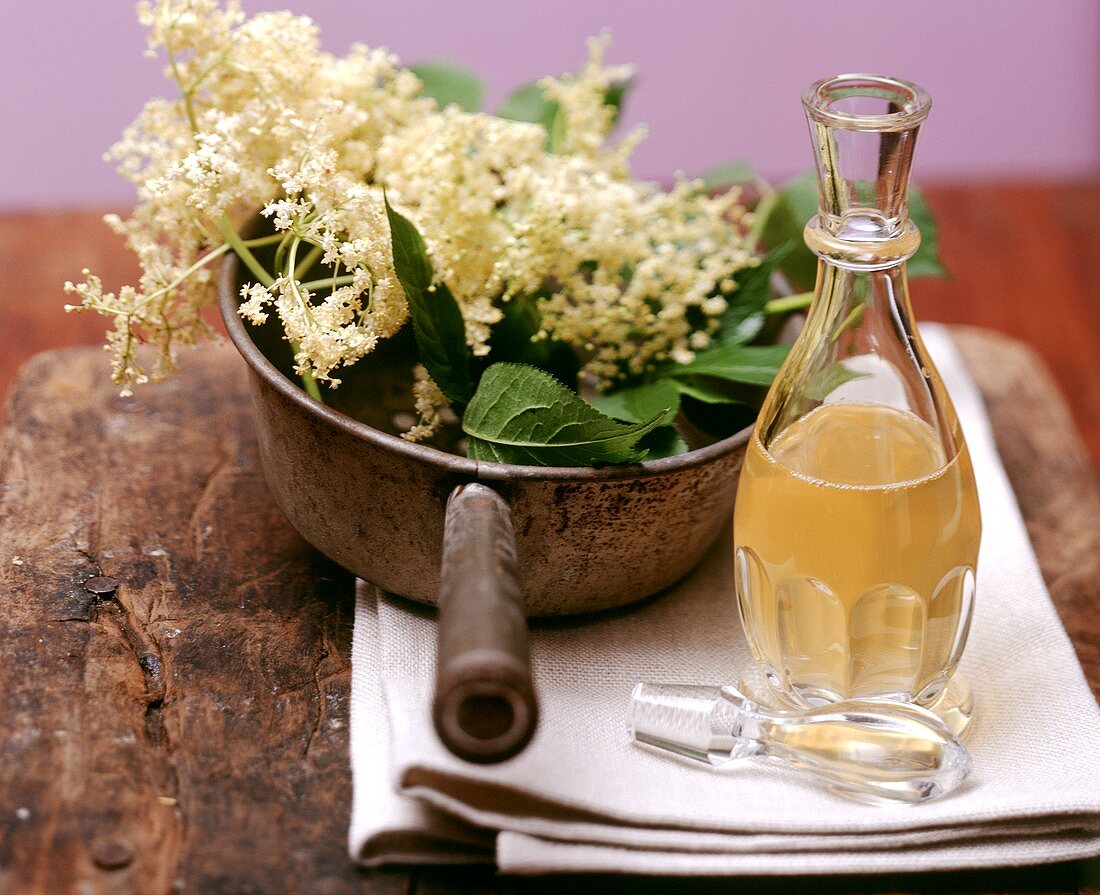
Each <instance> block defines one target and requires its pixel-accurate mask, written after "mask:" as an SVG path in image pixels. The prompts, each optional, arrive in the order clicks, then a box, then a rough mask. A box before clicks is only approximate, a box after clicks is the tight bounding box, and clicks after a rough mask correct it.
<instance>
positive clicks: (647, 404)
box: [590, 379, 680, 425]
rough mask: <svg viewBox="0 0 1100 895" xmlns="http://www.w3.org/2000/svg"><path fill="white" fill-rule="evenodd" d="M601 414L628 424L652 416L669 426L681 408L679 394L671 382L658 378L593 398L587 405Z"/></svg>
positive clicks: (674, 384)
mask: <svg viewBox="0 0 1100 895" xmlns="http://www.w3.org/2000/svg"><path fill="white" fill-rule="evenodd" d="M590 403H591V404H592V406H593V407H595V408H596V409H597V410H598V411H600V412H601V413H605V414H607V415H608V416H610V417H614V418H615V419H617V420H626V422H628V423H642V422H645V421H646V420H648V419H652V418H653V417H654V416H660V417H661V424H662V425H667V424H670V423H671V422H672V421H673V420H674V419H675V418H676V413H677V412H678V411H679V409H680V391H679V389H678V388H677V387H676V383H674V382H673V381H672V380H671V379H658V380H656V381H655V382H644V383H642V384H641V385H632V386H630V387H628V388H622V389H618V390H617V391H613V392H606V393H604V394H601V395H596V397H594V398H593V399H592V401H591V402H590Z"/></svg>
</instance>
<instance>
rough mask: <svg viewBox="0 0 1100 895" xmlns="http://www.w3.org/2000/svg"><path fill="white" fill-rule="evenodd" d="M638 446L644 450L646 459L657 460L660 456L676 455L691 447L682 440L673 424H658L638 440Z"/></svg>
mask: <svg viewBox="0 0 1100 895" xmlns="http://www.w3.org/2000/svg"><path fill="white" fill-rule="evenodd" d="M638 447H639V448H642V449H644V450H645V452H646V455H645V456H646V459H647V460H659V459H660V458H661V457H677V456H679V455H680V454H686V453H687V452H688V451H690V450H691V448H690V447H689V446H688V443H687V442H686V441H684V439H683V438H682V437H681V435H680V433H679V432H677V431H676V427H675V426H658V427H657V428H656V429H654V430H653V431H652V432H650V433H649V434H648V435H644V436H643V437H642V440H641V441H639V442H638Z"/></svg>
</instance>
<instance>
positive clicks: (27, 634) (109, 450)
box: [0, 330, 1100, 895]
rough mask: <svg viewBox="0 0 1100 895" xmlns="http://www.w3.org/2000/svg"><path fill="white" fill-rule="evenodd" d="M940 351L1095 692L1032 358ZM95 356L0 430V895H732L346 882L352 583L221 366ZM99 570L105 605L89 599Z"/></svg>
mask: <svg viewBox="0 0 1100 895" xmlns="http://www.w3.org/2000/svg"><path fill="white" fill-rule="evenodd" d="M958 340H959V343H960V346H961V348H962V350H963V352H964V356H965V357H966V359H967V362H968V364H969V365H970V367H971V369H972V370H973V372H974V374H975V376H976V378H977V380H978V382H979V384H980V385H981V387H982V390H983V392H984V394H985V395H986V397H987V400H988V401H989V406H990V413H991V417H992V420H993V424H994V429H995V432H996V436H997V439H998V444H999V446H1000V449H1001V451H1002V454H1003V456H1004V459H1005V464H1006V467H1007V468H1008V471H1009V475H1010V477H1011V478H1012V481H1013V484H1014V486H1015V488H1016V490H1017V493H1018V496H1019V499H1020V502H1021V506H1022V507H1023V510H1024V514H1025V517H1026V519H1027V522H1028V525H1029V528H1030V530H1031V532H1032V536H1033V538H1034V539H1035V545H1036V549H1037V552H1038V555H1039V559H1040V562H1041V564H1042V567H1043V571H1044V574H1045V575H1046V578H1047V580H1048V581H1049V582H1050V586H1051V592H1052V595H1053V597H1054V600H1055V602H1056V604H1057V605H1058V608H1059V610H1060V611H1061V613H1062V617H1063V619H1064V621H1065V623H1066V626H1067V629H1068V630H1069V632H1070V634H1071V636H1072V637H1073V639H1074V642H1075V644H1076V646H1077V649H1078V652H1079V655H1080V657H1081V660H1082V663H1083V665H1084V668H1085V670H1086V674H1087V675H1088V677H1089V680H1090V682H1091V684H1092V686H1093V688H1094V692H1096V691H1100V651H1098V650H1097V644H1100V624H1098V617H1097V613H1096V612H1095V609H1094V607H1095V605H1096V603H1097V600H1098V598H1100V494H1098V492H1097V488H1096V483H1095V476H1094V472H1093V470H1092V468H1091V465H1090V464H1089V462H1088V460H1087V458H1086V454H1085V451H1084V448H1083V447H1082V446H1081V444H1080V443H1079V441H1078V440H1077V438H1076V436H1075V434H1074V432H1073V429H1072V426H1071V425H1070V422H1069V415H1068V411H1067V410H1066V409H1065V406H1064V405H1063V403H1062V402H1061V400H1060V399H1059V397H1058V395H1057V393H1056V391H1055V390H1054V387H1053V385H1052V382H1051V380H1050V378H1049V376H1048V375H1047V374H1046V373H1045V372H1044V371H1043V369H1042V368H1041V367H1040V366H1039V365H1038V364H1037V363H1036V361H1035V358H1034V355H1033V354H1032V353H1031V352H1030V351H1029V350H1028V349H1027V348H1025V347H1023V346H1022V345H1020V344H1019V343H1017V342H1014V341H1011V340H1007V339H1004V338H1002V337H999V336H996V335H992V334H989V333H984V332H981V331H976V330H964V331H960V332H959V333H958ZM102 360H103V358H102V356H101V354H100V352H99V351H97V350H95V349H74V350H68V351H60V352H53V353H47V354H43V355H39V356H37V357H35V358H34V359H33V360H32V361H30V363H29V364H27V365H26V366H25V367H24V368H23V370H22V372H21V373H20V375H19V377H18V380H17V382H16V384H15V386H14V388H13V390H12V394H11V397H10V403H9V405H8V408H7V423H6V424H5V427H4V429H3V433H2V436H0V601H2V605H3V612H2V613H0V660H2V661H0V725H2V736H0V893H9V892H10V893H18V895H23V893H28V895H45V893H51V895H52V893H79V895H100V893H103V895H107V893H110V895H117V893H141V895H144V893H151V895H153V893H155V895H160V893H195V895H245V893H271V895H284V893H298V892H301V893H316V895H343V893H354V892H369V893H379V895H381V893H397V892H404V893H411V892H414V891H415V892H418V893H428V892H439V893H443V892H466V893H470V892H542V891H552V892H559V891H592V890H599V891H601V892H605V891H608V890H625V889H627V888H629V889H630V890H631V891H632V892H637V891H639V890H641V891H646V892H649V891H692V892H698V891H730V890H731V883H730V882H729V881H726V882H725V883H719V882H700V881H692V882H688V883H679V882H676V881H669V880H644V881H639V880H622V879H608V878H598V879H597V878H567V879H562V878H555V879H550V880H515V879H505V878H501V877H496V876H494V875H492V874H491V873H489V872H485V871H480V872H479V871H463V872H455V871H439V870H436V871H426V872H417V873H416V874H409V873H404V872H394V873H379V872H374V873H368V872H365V871H359V870H357V869H355V868H354V867H352V865H351V864H350V863H349V861H348V859H347V856H346V852H345V839H346V832H347V823H348V810H349V788H350V783H351V781H350V774H349V771H348V764H347V761H348V738H347V733H348V732H347V721H348V694H349V653H350V633H351V631H350V629H351V622H352V582H351V580H350V578H349V577H348V576H347V575H346V574H345V573H343V572H342V571H341V570H339V569H338V568H336V567H334V566H333V565H331V564H330V563H329V562H327V561H326V560H324V559H323V558H322V557H321V556H319V555H318V554H317V553H316V552H314V551H313V550H312V549H310V548H309V547H308V546H307V545H306V544H305V543H304V542H303V541H302V540H301V539H300V537H299V536H298V535H297V534H295V532H294V531H293V530H292V529H291V528H290V527H289V525H288V523H287V522H286V521H285V519H284V518H283V517H282V515H281V514H280V513H279V511H278V510H277V509H276V508H275V507H274V505H273V504H272V502H271V500H270V499H269V497H268V496H267V492H266V489H265V487H264V484H263V481H262V478H261V475H260V472H259V469H258V465H257V464H258V459H257V450H256V445H255V441H254V437H253V434H252V431H251V428H250V411H249V408H248V405H247V398H246V390H245V387H244V367H243V363H242V362H241V361H240V359H239V358H238V357H237V356H236V355H235V354H234V353H233V352H232V350H231V349H229V348H228V347H225V346H221V347H211V348H205V349H202V350H200V351H197V352H195V354H194V355H193V356H192V357H191V358H189V361H190V362H189V363H188V365H187V368H186V370H185V372H184V373H183V374H182V375H181V376H180V377H178V378H176V379H174V380H172V381H170V382H168V383H166V384H164V385H163V386H160V387H158V388H156V389H149V390H145V391H143V392H142V393H141V394H140V395H139V396H138V397H137V398H136V399H130V400H122V399H120V398H118V396H117V390H116V388H115V387H113V386H112V385H111V384H110V383H109V382H108V381H107V380H106V376H105V370H104V367H103V365H102ZM104 577H109V578H111V579H113V580H114V581H115V582H116V583H117V589H115V590H113V591H112V589H111V587H110V586H109V582H103V581H102V580H99V581H94V580H93V581H89V579H91V578H99V579H102V578H104ZM1090 875H1091V876H1090ZM1096 875H1097V865H1096V862H1092V864H1091V865H1088V864H1082V863H1072V864H1061V865H1054V866H1047V867H1039V868H1018V869H1012V870H1005V871H992V872H982V873H963V874H958V873H956V874H938V875H936V874H926V875H921V876H913V875H910V876H897V877H894V876H879V877H832V878H820V879H812V880H808V879H800V880H784V879H772V880H767V879H760V880H742V881H738V882H737V883H736V884H732V885H733V887H734V888H736V889H737V890H743V891H753V892H778V891H792V892H804V891H815V890H816V891H822V892H842V891H853V890H868V891H879V892H918V891H919V892H925V891H968V892H1008V891H1013V892H1016V891H1030V892H1066V891H1074V890H1077V889H1082V888H1085V887H1087V886H1088V884H1089V882H1088V881H1089V879H1090V878H1092V879H1093V881H1094V882H1095V877H1096Z"/></svg>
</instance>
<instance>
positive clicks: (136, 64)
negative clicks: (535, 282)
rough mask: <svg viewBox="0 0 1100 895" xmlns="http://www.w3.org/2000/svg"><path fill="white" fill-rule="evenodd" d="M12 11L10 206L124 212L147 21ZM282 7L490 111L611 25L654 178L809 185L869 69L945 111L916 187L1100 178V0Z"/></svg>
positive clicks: (2, 17) (102, 2)
mask: <svg viewBox="0 0 1100 895" xmlns="http://www.w3.org/2000/svg"><path fill="white" fill-rule="evenodd" d="M2 6H3V9H2V11H0V35H2V37H3V43H4V45H5V47H4V52H2V53H0V83H3V85H4V92H3V100H2V103H0V109H2V113H3V119H4V121H5V128H4V136H3V138H2V140H0V171H2V172H3V174H2V177H0V206H7V207H11V206H28V205H62V204H69V205H73V204H92V203H103V202H116V203H125V202H127V201H128V200H129V199H130V198H131V196H132V193H131V188H130V187H129V185H128V184H127V183H125V182H124V181H122V180H121V179H120V178H118V177H117V175H115V174H114V172H113V171H112V170H111V168H110V166H109V165H107V164H105V163H104V162H102V161H101V154H102V152H103V150H104V149H105V148H106V147H107V146H109V145H110V144H111V142H112V141H113V140H114V139H115V138H116V136H117V135H118V134H119V133H120V132H121V130H122V128H123V127H124V126H125V124H127V123H128V122H129V121H130V120H131V119H132V118H133V117H134V115H135V114H136V112H137V110H138V108H139V107H140V105H141V103H142V102H143V101H144V100H145V99H146V98H147V97H149V96H151V95H153V94H157V93H161V94H163V93H165V92H167V91H169V90H170V89H171V88H170V85H168V84H167V82H165V81H163V80H162V78H161V68H162V65H161V62H159V61H152V60H149V59H145V58H144V57H143V55H142V52H143V49H144V37H143V34H142V31H141V29H140V28H139V26H138V25H137V23H136V19H135V16H134V13H133V4H132V3H131V2H129V0H36V2H33V3H17V2H7V0H5V2H3V4H2ZM284 7H286V8H291V9H293V10H295V11H296V12H300V13H303V14H306V15H310V16H312V17H313V18H314V19H316V21H317V22H318V23H319V24H320V25H321V26H322V28H323V31H324V39H325V45H326V47H327V48H328V49H330V50H333V51H342V50H344V49H345V48H346V47H347V45H348V44H349V43H350V42H352V41H353V40H361V41H363V42H365V43H368V44H371V45H377V44H385V45H387V46H389V47H390V48H391V49H393V50H394V51H395V52H396V53H398V55H400V56H401V58H402V59H403V60H405V61H406V62H413V61H416V60H418V59H423V58H428V57H449V58H452V59H456V60H458V61H460V62H463V63H465V64H467V65H469V66H471V67H473V68H475V69H477V70H478V71H480V72H481V73H482V74H483V75H484V76H485V77H486V79H487V80H488V81H489V84H490V104H492V103H494V102H496V101H497V100H499V98H500V97H502V96H503V95H504V94H506V93H507V92H508V90H509V89H510V88H511V87H513V86H516V85H518V84H520V83H523V82H525V81H528V80H531V79H533V78H535V77H538V76H540V75H542V74H547V73H551V72H560V71H562V70H565V69H571V68H575V67H576V66H577V65H579V64H580V62H581V61H582V59H583V58H584V53H585V48H584V39H585V37H586V36H587V35H590V34H594V33H596V32H598V31H599V30H600V29H601V28H602V27H604V26H609V27H611V28H612V30H613V33H614V43H613V45H612V48H611V52H610V56H609V59H610V61H612V62H634V63H636V64H637V65H638V70H639V75H640V83H639V86H638V87H637V89H636V91H635V93H634V95H633V96H632V98H631V101H630V104H629V107H628V110H627V115H626V123H627V124H631V123H633V122H636V121H645V122H647V123H648V124H649V127H650V137H649V139H648V140H647V141H646V143H645V144H643V146H642V147H641V148H640V149H639V150H638V152H637V154H636V156H635V171H636V173H637V174H638V175H639V176H643V177H650V178H655V179H667V178H668V177H669V176H670V175H671V173H672V172H673V171H675V170H677V169H680V170H684V171H685V172H687V173H688V174H697V173H700V172H701V171H703V170H704V169H706V168H708V167H710V166H712V165H714V164H717V163H720V162H723V161H727V160H730V159H734V158H748V159H752V160H754V161H755V162H756V164H757V166H758V167H759V168H760V169H761V170H762V171H763V172H764V173H765V174H767V175H769V176H773V177H774V176H783V175H786V174H789V173H792V172H794V171H796V170H800V169H802V168H804V167H806V166H807V165H808V163H809V160H810V146H809V142H808V139H807V135H806V130H805V125H804V124H803V121H802V117H801V109H800V106H799V96H800V94H801V91H802V88H803V87H804V86H805V85H806V84H807V83H809V82H810V81H812V80H814V79H816V78H818V77H822V76H824V75H827V74H835V73H838V72H841V71H860V70H865V71H885V72H889V73H893V74H897V75H899V76H902V77H907V78H910V79H911V80H915V81H917V82H918V83H921V84H923V85H924V86H925V87H927V88H928V89H929V90H930V91H931V93H932V95H933V97H934V98H935V108H934V110H933V117H932V119H931V121H930V124H929V125H928V127H927V128H926V129H925V133H924V135H923V137H922V146H921V149H920V151H919V153H918V159H917V177H918V179H925V180H931V179H937V178H940V179H942V178H965V179H978V178H990V177H1004V176H1028V175H1031V176H1054V177H1072V176H1081V175H1088V174H1095V173H1097V172H1098V171H1100V4H1098V3H1096V2H1095V0H1057V2H1046V3H1036V2H1034V0H976V2H960V0H923V2H912V0H908V2H904V3H903V2H897V0H878V2H875V3H872V2H861V0H832V2H828V3H824V2H822V3H818V2H813V3H811V2H795V0H711V2H707V0H634V2H627V0H542V2H527V0H463V2H456V0H369V2H357V0H245V9H246V10H247V11H250V12H255V11H258V10H260V9H264V8H267V9H280V8H284ZM826 9H831V10H832V12H831V13H828V14H826V12H825V10H826ZM490 107H491V105H490Z"/></svg>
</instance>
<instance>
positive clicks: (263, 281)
mask: <svg viewBox="0 0 1100 895" xmlns="http://www.w3.org/2000/svg"><path fill="white" fill-rule="evenodd" d="M218 232H219V233H221V235H222V239H224V240H225V241H226V244H227V245H228V246H229V248H231V249H232V250H233V251H234V252H235V253H236V255H237V257H238V258H240V259H241V261H243V262H244V266H245V267H247V268H248V269H249V270H250V271H252V275H253V276H254V277H255V278H256V279H257V280H259V282H260V285H261V286H264V287H265V288H267V289H270V288H271V287H272V286H273V285H274V284H275V277H273V276H272V275H271V274H269V273H268V272H267V271H266V270H265V269H264V266H263V265H262V264H260V262H259V261H258V260H256V256H255V255H253V254H252V252H251V251H249V248H248V246H246V245H245V244H244V240H242V239H241V237H240V234H238V233H237V230H236V228H235V227H234V226H233V223H232V222H231V221H230V220H229V217H228V216H227V215H225V214H222V216H221V218H220V219H219V220H218Z"/></svg>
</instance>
